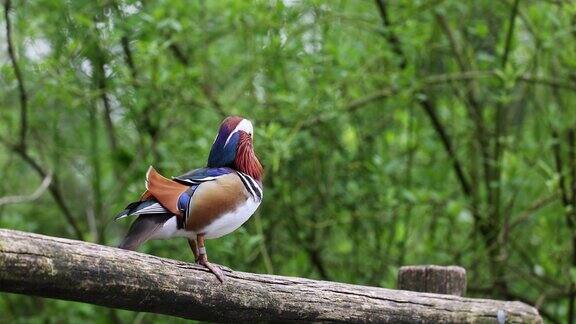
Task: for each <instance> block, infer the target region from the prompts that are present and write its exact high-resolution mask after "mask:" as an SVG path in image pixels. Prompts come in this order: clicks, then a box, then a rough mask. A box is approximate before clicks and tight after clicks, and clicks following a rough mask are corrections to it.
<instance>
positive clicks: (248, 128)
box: [224, 119, 254, 146]
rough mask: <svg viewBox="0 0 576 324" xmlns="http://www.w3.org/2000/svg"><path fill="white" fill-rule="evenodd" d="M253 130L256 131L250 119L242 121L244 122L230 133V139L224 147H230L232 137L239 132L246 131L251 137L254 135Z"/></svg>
mask: <svg viewBox="0 0 576 324" xmlns="http://www.w3.org/2000/svg"><path fill="white" fill-rule="evenodd" d="M253 130H254V129H253V127H252V123H251V122H250V121H249V120H248V119H242V121H241V122H239V123H238V125H236V127H235V128H234V130H233V131H232V132H231V133H230V135H228V138H227V139H226V142H225V143H224V146H226V145H228V142H229V141H230V138H232V135H234V133H236V132H238V131H245V132H246V133H248V134H249V135H252V132H253Z"/></svg>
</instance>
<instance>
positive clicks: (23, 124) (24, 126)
mask: <svg viewBox="0 0 576 324" xmlns="http://www.w3.org/2000/svg"><path fill="white" fill-rule="evenodd" d="M11 8H12V7H11V1H10V0H6V1H5V2H4V17H5V19H6V39H7V41H8V56H9V57H10V61H11V62H12V68H13V69H14V74H15V75H16V81H17V82H18V90H19V93H20V141H19V143H18V144H16V145H13V144H10V143H8V142H7V141H5V140H2V142H3V143H4V144H5V145H6V146H7V147H8V148H10V149H11V150H12V151H13V152H15V153H16V154H18V155H19V156H20V157H21V158H22V160H24V161H25V162H26V163H28V165H30V167H32V169H34V170H35V171H36V173H38V175H40V176H41V177H42V178H46V177H47V176H48V172H47V171H45V170H44V168H43V167H42V166H41V165H40V163H39V162H37V161H36V160H34V159H33V158H32V156H30V154H29V153H28V147H27V142H26V133H27V131H28V121H27V120H28V119H27V114H28V95H27V92H26V88H25V86H24V78H23V77H22V73H21V71H20V67H19V65H18V60H17V58H16V55H15V51H14V44H13V41H12V27H11V21H10V14H9V13H10V10H11ZM48 189H49V190H50V193H51V194H52V197H53V198H54V200H55V201H56V204H57V205H58V207H59V208H60V210H61V211H62V213H63V214H64V217H65V218H66V220H67V221H68V224H69V225H70V226H72V229H73V230H74V233H75V234H76V237H77V238H79V239H81V240H82V239H83V235H82V231H81V230H80V227H79V226H78V223H77V222H76V220H75V219H74V217H73V216H72V213H71V212H70V210H69V209H68V206H67V205H66V203H65V201H64V198H63V196H62V193H61V192H60V188H59V186H58V178H57V177H56V176H54V179H53V181H52V182H51V183H50V184H49V186H48Z"/></svg>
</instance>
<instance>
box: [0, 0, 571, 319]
mask: <svg viewBox="0 0 576 324" xmlns="http://www.w3.org/2000/svg"><path fill="white" fill-rule="evenodd" d="M376 2H377V1H375V2H372V1H344V0H335V1H304V0H301V1H287V0H284V1H281V0H276V1H273V0H270V1H243V0H233V1H193V2H191V1H175V0H163V1H145V2H140V1H52V0H39V1H13V3H12V10H11V11H10V18H11V19H10V20H11V21H10V25H11V27H12V35H11V36H12V43H13V47H14V50H15V52H16V59H17V64H18V65H19V68H20V70H21V74H22V79H23V84H24V89H25V92H26V94H27V102H26V104H27V107H28V112H27V117H28V122H27V125H25V126H26V127H25V128H26V140H25V143H26V151H25V153H23V152H22V151H21V150H20V151H19V150H18V147H19V145H20V144H21V139H20V130H21V129H22V125H21V120H22V119H21V107H22V106H21V102H20V99H19V98H20V89H19V83H18V80H17V78H16V74H15V70H14V67H13V62H12V60H11V58H10V57H9V55H8V51H7V49H8V46H7V37H6V32H5V29H6V28H5V27H6V21H5V20H2V21H1V22H0V27H2V28H1V29H2V34H1V36H0V89H2V90H1V91H0V139H1V146H0V178H1V179H2V182H1V183H0V196H8V195H19V194H30V193H32V192H33V191H34V188H36V187H37V186H38V185H39V184H40V182H41V181H42V178H43V175H42V174H39V172H38V170H37V169H35V168H34V166H33V163H31V162H30V160H32V161H35V162H36V163H37V164H38V165H39V166H40V168H41V169H42V170H43V172H45V173H51V174H53V175H54V179H56V181H57V182H53V185H52V186H53V187H52V188H53V190H52V191H46V192H45V193H44V194H43V195H42V196H41V197H40V198H39V199H37V200H35V201H33V202H28V203H23V204H7V205H2V206H0V227H4V228H12V229H19V230H24V231H31V232H37V233H42V234H47V235H54V236H62V237H71V238H76V237H78V233H77V232H79V234H80V235H82V236H83V237H84V239H85V240H87V241H92V242H98V243H101V244H107V245H115V244H117V243H118V242H119V240H120V238H121V237H122V235H123V234H124V233H125V231H126V230H127V228H128V226H129V224H128V222H119V223H112V222H111V218H112V216H113V215H114V214H115V213H116V212H117V211H119V210H121V209H122V208H123V207H124V205H125V204H126V203H128V202H130V201H132V200H134V199H135V198H136V197H138V195H139V194H140V193H141V191H142V190H143V178H144V174H145V172H146V169H147V168H148V165H154V166H155V167H156V168H157V169H159V170H160V171H161V172H162V173H163V174H165V175H167V176H170V175H177V174H180V173H182V172H184V171H187V170H189V169H193V168H197V167H202V166H203V165H204V164H205V162H206V159H207V156H208V152H209V149H210V145H211V143H212V140H213V138H214V136H215V131H216V128H217V126H218V124H219V122H220V121H221V120H222V119H223V117H224V116H226V115H232V114H240V115H243V116H246V117H248V118H250V119H251V120H252V121H253V122H254V124H255V128H256V129H255V147H256V151H257V153H258V154H259V156H260V158H261V160H262V162H263V164H264V166H265V169H266V176H265V181H264V186H265V191H266V194H265V199H264V203H263V205H262V206H261V207H260V210H259V211H258V212H257V214H256V215H255V216H254V217H253V218H252V219H251V220H250V221H249V222H248V223H247V224H245V225H244V226H243V227H242V228H241V229H239V230H238V231H236V232H235V233H233V234H230V235H228V236H226V237H224V238H221V239H218V240H213V241H209V242H208V249H209V251H210V257H211V259H212V260H213V261H214V262H217V263H222V264H225V265H227V266H229V267H231V268H233V269H236V270H242V271H251V272H262V273H274V274H281V275H292V276H301V277H310V278H322V279H329V280H335V281H343V282H350V283H357V284H366V285H376V286H382V287H391V288H393V287H395V282H396V278H395V276H396V272H397V269H398V268H399V267H400V266H402V265H407V264H428V263H432V264H458V265H462V266H464V267H466V268H467V270H468V273H469V275H468V276H469V281H470V283H469V286H470V288H469V294H470V295H471V296H482V297H489V298H504V299H521V300H523V301H526V302H530V303H537V302H538V303H539V305H541V306H540V307H541V313H542V314H543V315H544V316H545V317H546V318H547V319H548V320H551V321H557V322H559V321H565V320H566V319H567V318H568V317H569V316H570V313H569V306H568V305H569V301H570V299H569V293H570V291H571V290H570V289H574V288H570V287H571V286H572V287H574V283H575V282H576V279H575V270H574V269H576V257H575V258H574V260H572V257H571V255H572V254H574V255H576V252H575V250H576V240H575V239H574V237H575V236H576V229H575V226H574V225H573V223H574V222H576V214H575V211H574V208H572V206H573V205H574V203H576V195H573V194H574V192H576V185H575V183H576V180H575V179H574V178H575V177H576V171H575V170H576V163H574V162H573V160H574V159H576V158H574V156H575V154H576V153H575V152H574V151H575V150H574V143H573V141H571V136H573V135H571V134H574V132H575V128H576V126H575V125H576V110H575V109H574V107H572V105H573V103H575V102H576V97H575V91H576V65H575V62H576V60H575V58H576V45H575V44H576V42H575V40H576V33H575V31H574V28H575V27H574V24H573V22H574V21H575V19H576V6H575V5H573V4H568V3H564V2H558V1H521V2H519V5H518V7H517V10H516V9H515V3H516V1H500V2H495V1H490V0H482V1H473V2H462V1H453V0H446V1H427V0H426V1H424V0H422V1H397V2H390V3H388V2H386V6H387V16H388V18H389V22H388V23H384V22H383V20H382V16H381V14H380V12H379V9H378V8H379V7H378V6H377V5H376ZM509 31H510V33H509ZM508 34H510V35H511V37H508V36H507V35H508ZM435 117H436V118H437V120H438V121H439V125H435V123H434V118H435ZM442 132H443V134H442ZM446 139H447V141H448V142H449V144H447V143H446ZM448 145H449V146H451V147H452V149H453V150H452V151H450V150H449V149H448V148H447V147H448ZM25 155H27V156H29V157H30V159H26V156H25ZM457 165H458V166H460V167H461V168H462V170H463V177H462V178H461V177H459V176H458V173H457V171H456V169H457V167H456V166H457ZM573 172H575V173H573ZM466 184H468V185H469V187H470V190H469V191H466V190H465V186H466ZM54 192H58V193H59V194H60V195H61V196H62V197H63V201H64V204H65V206H64V207H63V206H62V205H61V204H59V203H58V201H57V198H56V197H55V195H56V194H55V193H54ZM564 196H566V197H564ZM566 199H567V200H566ZM65 209H68V210H69V214H70V215H71V217H72V219H73V220H74V221H75V222H76V227H77V228H78V231H77V232H75V231H74V230H73V225H72V224H71V223H70V222H69V221H68V220H67V218H66V217H65V215H66V211H65ZM571 220H574V222H572V223H571ZM142 251H143V252H145V253H151V254H155V255H159V256H163V257H168V258H175V259H180V260H188V261H190V260H191V259H192V256H191V253H190V251H189V250H188V246H187V244H186V242H185V241H183V240H172V241H155V242H150V243H148V244H146V245H145V246H144V247H143V248H142ZM80 320H89V321H90V322H102V323H104V322H112V321H122V322H124V321H134V322H152V321H154V322H155V321H160V320H162V321H166V322H168V321H172V320H173V319H172V318H167V317H163V316H159V315H153V314H145V315H144V314H135V313H131V312H127V311H112V310H108V309H104V308H100V307H96V306H91V305H85V304H79V303H67V302H62V301H54V300H44V299H39V298H31V297H24V296H17V295H9V294H3V295H0V322H15V323H18V322H22V323H36V322H38V323H39V322H76V321H80Z"/></svg>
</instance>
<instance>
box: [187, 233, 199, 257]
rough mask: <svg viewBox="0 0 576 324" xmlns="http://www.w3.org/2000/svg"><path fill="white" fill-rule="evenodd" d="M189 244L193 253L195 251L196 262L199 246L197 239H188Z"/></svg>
mask: <svg viewBox="0 0 576 324" xmlns="http://www.w3.org/2000/svg"><path fill="white" fill-rule="evenodd" d="M188 245H190V249H191V250H192V253H194V262H198V246H197V245H196V240H191V239H188Z"/></svg>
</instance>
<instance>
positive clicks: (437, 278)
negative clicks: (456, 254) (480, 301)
mask: <svg viewBox="0 0 576 324" xmlns="http://www.w3.org/2000/svg"><path fill="white" fill-rule="evenodd" d="M398 289H402V290H410V291H418V292H428V293H436V294H445V295H454V296H464V294H465V293H466V269H464V268H462V267H458V266H436V265H422V266H405V267H402V268H400V271H398Z"/></svg>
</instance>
